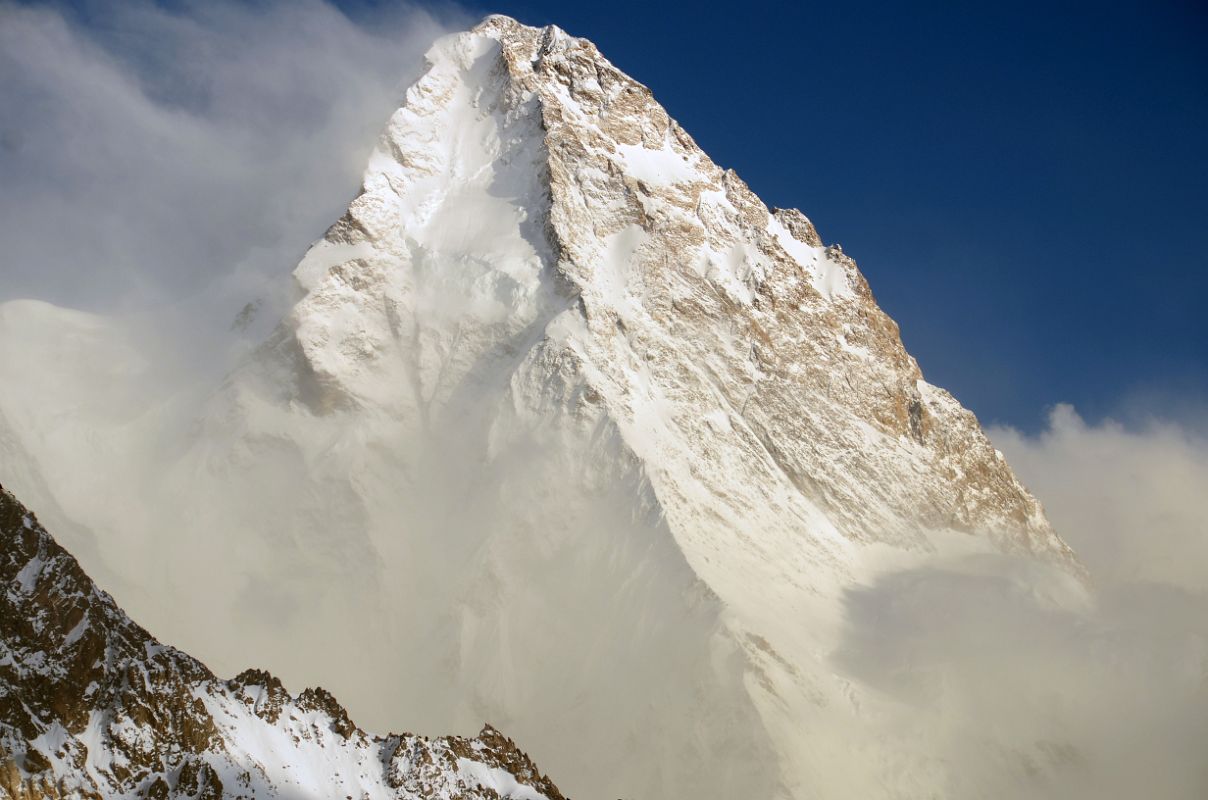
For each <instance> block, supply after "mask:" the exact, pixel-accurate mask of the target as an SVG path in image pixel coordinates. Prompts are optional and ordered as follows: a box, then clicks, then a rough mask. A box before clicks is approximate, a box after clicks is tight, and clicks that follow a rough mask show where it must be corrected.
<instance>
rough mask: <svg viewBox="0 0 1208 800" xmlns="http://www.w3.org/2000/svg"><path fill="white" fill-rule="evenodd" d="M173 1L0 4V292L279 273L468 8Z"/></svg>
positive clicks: (328, 214) (145, 288)
mask: <svg viewBox="0 0 1208 800" xmlns="http://www.w3.org/2000/svg"><path fill="white" fill-rule="evenodd" d="M171 8H172V10H166V9H165V8H164V7H161V6H159V5H157V4H154V3H151V2H129V3H106V4H87V3H86V4H84V6H83V9H82V10H81V9H80V7H79V6H78V5H74V4H73V5H67V4H64V5H62V6H60V5H56V4H34V5H30V6H24V5H11V4H0V108H3V109H4V113H3V114H0V241H3V242H4V253H3V255H2V256H0V275H2V277H3V280H2V281H0V300H7V299H13V298H16V297H33V298H37V299H44V300H48V301H51V302H55V303H57V304H60V305H68V306H73V307H82V308H88V309H96V310H110V309H114V308H132V307H139V306H146V305H152V304H155V303H161V302H163V301H164V300H175V299H179V298H180V297H182V296H186V295H189V294H191V293H196V292H198V291H200V290H202V289H206V288H209V289H210V290H211V291H214V290H215V289H214V287H215V285H216V284H221V283H222V282H224V281H225V282H228V283H235V284H238V285H236V286H235V287H234V288H233V289H231V290H230V291H233V292H235V293H239V292H243V293H249V294H250V293H254V291H255V289H256V287H257V286H258V285H260V284H261V283H262V282H263V281H262V276H264V275H274V276H281V275H283V274H286V273H287V272H288V271H289V270H290V269H291V268H292V266H293V265H294V264H295V263H296V262H297V258H298V256H299V255H300V254H301V252H302V251H303V250H304V248H305V247H306V245H307V244H308V243H309V241H311V240H312V239H314V238H316V237H317V236H318V235H320V234H321V233H322V231H323V230H324V228H325V227H326V225H328V224H330V223H331V222H332V221H333V220H334V219H335V218H336V217H337V216H338V215H339V214H340V213H341V211H342V210H343V208H344V206H345V205H346V203H347V201H348V200H349V199H350V198H351V197H352V196H353V195H354V194H355V191H356V188H357V185H358V180H359V177H360V171H361V169H362V168H363V166H364V159H365V156H366V155H367V154H368V152H369V149H370V147H371V146H372V143H373V140H374V137H375V135H376V134H377V132H378V130H380V128H381V125H382V124H383V122H384V121H385V119H386V117H387V116H388V115H389V113H390V111H391V110H393V108H394V107H395V106H396V105H397V101H398V99H399V97H400V93H401V91H402V89H403V88H405V86H406V85H407V83H408V82H409V78H410V77H411V76H412V73H413V72H414V71H415V70H416V69H417V68H418V67H419V61H420V59H419V57H420V55H421V54H422V53H423V51H424V49H426V47H427V46H428V45H429V44H430V43H431V41H432V40H433V39H434V38H435V37H436V36H438V35H439V34H440V33H441V32H442V30H443V28H444V25H445V24H454V23H456V24H458V25H461V24H462V22H463V20H462V19H460V12H458V11H456V10H455V8H454V7H453V6H448V7H447V8H445V9H444V10H443V11H441V12H439V14H434V12H433V11H431V10H430V9H431V6H424V7H422V8H421V7H419V6H414V5H400V6H396V7H394V8H393V9H392V10H391V11H390V12H389V13H380V14H378V15H377V16H375V17H374V18H372V19H369V20H361V21H359V22H353V21H351V20H350V19H349V18H348V17H346V16H345V15H344V14H342V13H341V12H340V11H339V10H337V9H336V8H334V7H333V6H331V5H329V4H327V3H325V2H321V1H320V0H302V2H285V1H284V0H272V1H271V2H267V3H256V4H237V3H234V2H228V1H227V0H219V1H218V2H186V3H184V4H173V6H172V7H171ZM277 282H278V283H281V284H287V283H288V282H287V281H282V280H278V281H277Z"/></svg>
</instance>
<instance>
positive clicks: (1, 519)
mask: <svg viewBox="0 0 1208 800" xmlns="http://www.w3.org/2000/svg"><path fill="white" fill-rule="evenodd" d="M0 586H2V587H3V592H2V594H0V623H2V624H0V797H6V798H12V800H26V798H29V799H30V800H34V799H36V798H43V797H45V798H118V797H131V798H134V797H147V798H165V799H166V798H169V797H172V798H178V797H179V798H184V797H189V798H195V799H197V798H209V799H210V800H218V798H240V797H242V798H333V797H345V798H349V797H351V798H354V800H378V799H379V798H397V799H398V800H478V799H479V798H481V800H488V798H489V799H490V800H499V799H500V798H515V799H516V800H561V798H562V795H561V794H560V793H559V792H558V790H557V788H556V787H555V786H554V785H553V784H552V783H551V782H550V781H549V780H548V779H547V778H545V777H544V776H543V775H541V773H540V772H538V771H537V769H536V767H535V766H534V765H533V763H532V762H531V761H529V760H528V758H527V757H526V756H525V755H524V754H523V753H521V752H520V751H518V750H517V749H516V747H515V745H514V744H513V743H512V741H511V740H510V739H507V738H505V737H504V736H503V735H502V734H500V733H499V732H498V731H497V730H495V729H494V728H492V727H490V726H489V725H488V726H486V727H485V728H483V729H482V732H481V733H479V734H478V736H477V737H475V738H472V739H467V738H462V737H456V736H454V737H444V738H439V739H427V738H425V737H420V736H414V735H411V734H401V735H398V734H391V735H389V736H384V737H382V736H372V735H370V734H366V733H365V732H364V731H362V730H361V729H360V728H358V727H357V726H356V725H355V724H353V722H352V721H351V720H350V719H349V717H348V714H347V713H346V712H345V711H344V709H343V708H342V707H341V706H340V705H339V703H337V702H336V700H335V698H333V697H332V696H331V695H330V694H328V693H327V692H326V691H324V690H323V689H307V690H306V691H305V692H303V693H302V694H301V695H299V696H298V697H292V696H290V695H289V693H288V692H286V690H285V689H284V687H283V686H282V685H281V682H280V681H279V680H277V679H276V678H274V677H273V676H272V675H270V674H268V673H267V672H263V671H260V670H248V671H246V672H244V673H242V674H240V675H239V676H238V677H236V678H234V679H232V680H227V681H224V680H220V679H218V678H216V677H215V676H214V675H213V674H212V673H211V672H210V671H209V670H208V669H206V667H205V666H203V665H202V664H201V663H200V662H198V661H196V660H195V659H193V658H191V657H189V656H187V655H185V654H184V653H182V652H180V651H179V650H176V649H174V648H172V647H167V646H165V645H162V644H160V643H159V642H157V641H156V640H155V639H153V638H152V637H151V636H150V635H149V634H148V633H147V632H146V631H145V630H143V629H142V628H141V627H139V626H138V625H137V624H135V623H134V622H132V621H131V620H130V618H129V617H127V616H126V615H125V614H124V613H123V612H122V610H121V609H120V608H118V607H117V605H116V604H115V603H114V602H113V600H112V599H111V598H110V597H109V595H107V594H105V593H104V592H102V591H101V590H99V589H98V588H97V587H96V586H95V585H94V584H93V583H92V581H91V580H90V579H89V578H88V576H87V575H85V574H84V572H83V571H82V570H81V569H80V566H79V564H77V563H76V561H75V559H74V558H72V556H71V555H70V554H68V553H67V552H66V551H65V550H63V549H62V548H61V547H60V546H59V545H58V544H57V543H56V542H55V541H54V540H53V539H52V538H51V536H50V535H49V534H48V533H47V532H46V531H45V530H44V529H43V528H42V526H41V525H40V524H39V523H38V521H37V519H36V517H34V515H33V514H32V513H30V512H29V511H28V510H26V509H25V507H24V506H22V505H21V504H20V503H19V502H17V500H16V499H15V498H14V497H13V496H12V495H11V494H9V493H8V492H7V491H5V490H4V489H3V488H0Z"/></svg>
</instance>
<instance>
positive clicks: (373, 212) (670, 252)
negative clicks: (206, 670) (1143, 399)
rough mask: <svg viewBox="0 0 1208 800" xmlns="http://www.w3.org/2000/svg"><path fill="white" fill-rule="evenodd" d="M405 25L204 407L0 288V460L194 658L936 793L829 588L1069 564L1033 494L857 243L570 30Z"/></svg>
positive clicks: (595, 760) (720, 761)
mask: <svg viewBox="0 0 1208 800" xmlns="http://www.w3.org/2000/svg"><path fill="white" fill-rule="evenodd" d="M429 63H430V66H429V69H428V71H427V72H426V74H425V75H424V76H423V77H422V78H421V79H420V80H419V81H418V82H417V83H416V84H415V85H414V86H412V87H411V88H410V89H409V90H408V92H407V94H406V98H405V100H404V102H403V104H402V107H401V108H399V109H398V111H397V112H395V113H394V115H393V116H392V117H391V118H390V120H389V122H388V124H387V126H386V130H385V131H384V133H383V134H382V137H381V139H380V142H379V144H378V147H377V148H376V150H375V151H374V153H373V155H372V157H371V159H370V163H369V166H368V169H367V170H366V173H365V178H364V190H363V192H362V193H361V194H360V196H358V197H357V198H356V199H355V200H353V202H352V203H351V205H350V207H349V209H348V212H347V213H346V214H345V215H344V216H343V217H342V218H341V219H340V220H339V221H337V222H336V223H335V224H334V225H333V226H332V227H331V229H330V230H329V231H328V232H327V233H326V235H325V236H324V237H323V238H322V239H321V240H320V241H319V242H318V243H316V244H315V245H314V246H313V247H312V248H311V249H310V251H309V252H308V253H307V254H306V256H305V258H304V259H303V260H302V262H301V263H300V264H299V265H298V267H297V269H296V271H295V277H296V281H297V284H298V300H297V302H296V304H295V305H294V306H293V308H292V310H290V311H289V313H288V314H287V315H286V316H285V318H284V319H283V320H281V322H280V324H279V325H278V326H277V327H276V329H275V331H274V332H273V333H272V334H271V335H270V336H269V337H268V338H267V340H266V341H264V342H263V343H261V344H260V345H259V346H258V347H256V348H255V349H254V351H253V352H252V353H251V354H250V355H249V357H247V358H246V359H245V361H244V363H242V365H241V366H239V367H238V368H237V369H235V370H234V371H233V372H232V373H231V374H229V375H228V377H227V378H226V380H225V381H224V382H223V384H222V386H221V387H218V388H217V389H216V390H213V391H210V392H209V393H208V394H207V397H206V399H205V401H204V403H202V404H201V405H200V407H199V408H184V407H180V406H174V405H173V402H174V401H173V400H172V399H171V398H166V399H165V398H162V397H157V398H155V401H154V402H151V401H148V402H146V403H145V405H144V407H143V408H142V410H141V411H140V412H138V413H135V412H133V411H130V410H129V409H130V406H126V405H123V404H121V403H116V402H115V403H114V404H115V405H116V406H121V408H122V409H123V411H122V413H121V414H120V415H119V414H108V412H106V411H105V410H104V409H98V408H97V407H96V403H92V404H90V401H88V400H87V399H85V398H88V397H91V396H92V395H91V392H90V390H89V389H88V388H86V387H84V386H72V387H71V388H70V389H69V390H67V391H64V390H63V386H62V384H61V383H55V382H54V381H49V382H48V381H46V380H42V381H41V382H39V381H38V380H35V377H36V376H37V375H41V374H43V373H45V372H47V371H53V370H54V369H56V367H55V364H56V363H58V361H59V360H61V358H62V354H63V353H72V354H77V355H78V354H79V353H81V352H83V353H84V354H85V355H83V356H79V358H80V360H81V361H82V362H86V363H87V364H89V365H94V366H95V365H98V364H99V365H104V366H103V367H99V366H95V368H96V369H104V370H108V371H107V372H106V373H105V375H104V377H103V384H104V385H105V386H107V387H111V386H115V385H122V384H123V383H124V382H128V383H130V384H132V385H133V384H134V383H136V382H137V379H138V376H139V375H140V374H141V373H140V370H141V369H142V367H141V366H140V362H139V359H138V358H137V356H136V355H135V356H132V355H130V354H129V353H128V351H127V350H126V349H124V345H122V346H119V345H118V344H114V343H113V341H111V340H110V339H104V342H105V343H104V344H103V352H104V353H107V354H109V355H108V356H107V357H106V356H96V357H93V356H89V355H87V353H88V352H89V348H98V352H102V349H101V348H102V345H101V344H97V342H100V341H101V340H102V338H103V337H99V336H98V335H96V334H95V333H94V332H93V328H95V327H96V322H95V321H94V320H91V319H83V318H78V317H69V316H68V315H66V313H65V312H61V311H59V310H53V311H52V310H48V309H46V308H42V307H35V306H31V305H28V304H26V305H11V306H10V307H9V308H7V309H0V312H2V313H0V324H7V328H6V331H5V333H6V335H4V336H0V344H2V343H3V342H5V341H8V342H13V341H16V338H15V336H16V334H17V332H18V331H24V330H29V329H33V328H38V329H39V330H41V329H43V328H44V329H46V330H47V331H52V332H53V334H52V333H47V335H46V337H47V338H45V339H43V340H42V341H43V342H50V341H52V339H51V338H50V337H51V336H52V335H53V337H55V338H53V344H44V345H43V349H44V352H42V351H38V352H39V355H38V356H37V357H32V356H30V355H29V353H30V352H32V351H33V350H34V349H36V348H37V347H38V344H37V342H36V341H33V337H29V336H26V337H25V338H24V340H23V342H24V343H23V345H22V346H21V348H20V350H21V352H20V353H17V352H16V350H15V349H14V350H10V351H5V350H3V349H2V348H0V377H3V378H4V379H5V380H6V381H8V382H9V385H11V386H13V387H17V388H15V389H14V390H13V391H12V392H8V393H6V394H5V395H3V396H0V415H2V416H3V418H6V419H7V420H8V424H9V426H10V430H9V433H8V434H7V435H8V440H9V441H10V444H9V445H8V449H7V451H5V450H0V458H7V462H0V466H5V465H6V463H7V464H9V465H11V464H21V465H24V466H22V467H21V468H20V469H16V468H12V469H13V474H14V475H15V476H16V477H14V478H13V480H17V479H18V478H19V479H20V480H21V481H23V482H22V483H21V485H20V486H19V487H18V488H19V489H20V490H22V491H24V490H25V488H26V486H27V484H28V486H29V488H30V491H35V490H36V491H39V492H42V493H43V494H46V493H49V494H50V495H52V496H53V501H54V503H55V504H56V507H57V508H60V509H61V510H62V515H63V517H64V518H65V519H70V520H73V521H74V522H75V523H78V524H79V525H81V526H83V528H86V529H87V531H89V532H90V533H91V535H92V536H93V537H94V539H95V541H96V543H97V547H98V551H99V554H98V559H99V561H98V563H99V562H100V561H103V562H104V563H103V568H104V569H106V570H107V571H109V572H112V573H113V574H114V576H115V583H114V586H115V587H117V588H118V589H121V587H123V586H128V587H130V589H129V592H130V593H129V594H128V595H126V594H120V595H119V596H122V597H123V602H124V603H125V604H126V605H128V606H130V607H131V608H133V609H134V610H135V611H136V613H137V615H138V616H139V617H140V618H141V619H144V620H145V621H146V622H148V624H150V625H151V626H152V627H153V628H154V629H156V630H160V631H164V632H165V633H167V634H170V635H171V636H172V638H173V639H174V640H176V641H178V642H180V643H182V644H183V645H185V646H186V647H188V649H190V650H191V651H193V652H197V653H199V654H201V655H202V656H203V657H204V658H206V660H207V661H209V662H210V663H214V664H216V665H232V669H234V668H235V667H234V666H233V665H236V664H239V663H242V662H243V660H244V659H246V658H248V657H252V656H254V658H255V660H256V661H257V662H259V663H265V664H269V665H272V666H273V669H274V671H275V672H278V673H280V674H282V675H284V676H285V677H286V678H287V679H288V680H291V681H292V680H294V678H300V679H302V680H305V681H306V682H308V683H309V682H321V683H323V685H326V686H330V687H331V688H332V689H333V690H335V692H336V693H337V694H338V695H340V696H341V697H342V698H344V701H345V702H347V703H349V705H350V707H351V708H353V709H354V710H355V711H356V713H357V716H358V718H363V719H368V720H369V721H370V722H371V723H373V724H375V725H378V724H388V722H386V721H387V720H389V719H407V720H408V721H409V722H410V724H412V725H416V726H417V727H418V728H419V729H421V730H433V731H436V730H468V729H472V727H471V726H476V725H477V724H479V721H480V720H482V719H491V720H492V721H494V722H496V723H497V724H500V725H501V726H503V727H505V728H506V729H507V730H508V731H509V732H511V733H512V734H513V735H515V736H517V737H519V738H520V739H521V740H522V741H524V742H525V743H526V746H528V747H530V748H531V749H532V752H533V753H534V755H535V756H536V757H537V758H538V760H539V761H541V763H542V764H544V765H545V766H546V767H548V768H550V769H552V770H553V771H554V773H555V774H557V775H558V776H559V780H560V783H561V784H562V785H563V787H564V788H565V789H567V790H568V791H570V793H571V794H573V795H575V796H586V797H601V798H604V797H610V798H611V797H622V796H623V797H627V798H630V797H632V798H665V797H692V798H718V799H719V800H720V798H734V797H745V798H772V797H777V798H780V797H793V798H804V797H811V796H818V795H821V796H864V797H880V796H925V795H926V794H928V793H942V792H943V787H944V786H945V785H946V778H947V776H948V774H949V771H950V770H952V769H953V768H954V767H953V765H951V764H945V763H942V762H940V761H937V760H935V759H933V758H931V757H930V756H929V754H927V753H926V752H919V751H916V750H915V749H914V747H915V743H914V742H912V741H910V739H909V737H898V738H895V736H894V732H893V731H891V730H886V729H884V728H883V727H879V726H878V722H877V720H878V719H879V718H880V716H881V715H883V714H884V712H885V710H886V709H885V706H884V701H883V700H882V699H881V698H879V697H878V696H877V693H876V692H875V691H871V690H869V689H867V688H866V687H864V686H862V685H861V684H860V683H859V682H858V681H857V680H855V679H854V678H852V677H849V676H847V675H845V674H844V672H843V669H842V667H841V666H839V665H837V664H835V663H833V662H832V661H831V659H830V654H831V653H832V652H833V651H834V649H835V647H836V643H837V640H838V637H839V636H840V634H841V630H842V627H843V625H844V622H845V620H844V617H843V607H842V597H843V593H844V591H845V590H847V589H850V588H851V587H853V586H858V585H860V584H861V583H862V582H866V581H869V580H872V578H873V577H874V576H875V575H876V574H878V571H881V570H885V569H888V568H891V567H893V566H895V565H897V566H900V565H903V564H919V563H926V562H927V560H928V559H930V558H933V557H935V556H936V555H937V554H940V553H946V552H953V551H960V552H978V551H985V552H1006V553H1011V554H1017V555H1019V556H1021V557H1023V558H1034V559H1038V560H1042V561H1046V562H1054V563H1058V564H1062V565H1064V567H1065V568H1066V570H1067V571H1068V573H1069V574H1070V575H1077V574H1078V573H1079V569H1080V568H1079V567H1078V565H1077V562H1076V561H1075V559H1074V557H1073V554H1072V553H1071V552H1070V551H1069V549H1068V548H1067V547H1066V546H1065V544H1064V543H1063V542H1062V541H1061V540H1060V539H1059V538H1058V537H1057V535H1056V534H1055V533H1054V532H1053V531H1052V529H1051V528H1050V526H1049V524H1048V522H1047V521H1046V520H1045V517H1044V515H1043V512H1042V510H1041V509H1040V507H1039V505H1038V504H1037V502H1036V501H1035V499H1034V498H1033V497H1032V496H1031V495H1029V494H1028V492H1027V491H1026V490H1025V489H1024V488H1023V487H1022V486H1021V485H1020V484H1019V482H1018V481H1017V480H1016V479H1015V477H1014V476H1013V474H1012V473H1011V470H1010V468H1009V467H1008V465H1007V464H1006V462H1005V461H1004V460H1003V458H1002V455H1001V454H1000V453H998V452H997V451H996V450H995V449H994V448H993V446H992V445H991V444H990V442H989V441H988V440H987V439H986V437H985V435H984V434H983V433H982V431H981V429H980V428H979V426H978V424H977V421H976V420H975V419H974V417H973V415H972V414H970V413H969V412H968V411H966V410H965V409H963V408H962V407H961V406H960V405H959V404H958V403H957V402H956V401H955V400H954V399H953V398H952V397H951V395H949V394H948V393H946V392H944V391H943V390H941V389H938V388H936V387H933V386H931V385H930V384H928V383H926V382H925V381H924V380H923V378H922V374H921V373H920V371H919V368H918V365H917V364H916V363H915V361H914V360H913V359H912V358H911V357H910V355H909V354H908V353H907V352H906V351H905V349H904V348H903V345H902V342H901V340H900V338H899V336H898V331H897V327H896V325H895V324H894V322H893V321H892V320H891V319H889V317H888V316H886V315H885V313H884V312H882V311H881V309H880V308H879V307H878V306H877V304H876V302H875V301H874V299H873V296H872V294H871V292H870V290H869V287H868V285H867V283H866V282H865V280H864V278H863V276H862V275H861V274H860V272H859V271H858V269H857V268H856V265H855V263H854V262H853V261H852V260H851V259H850V258H848V257H847V256H845V255H844V254H843V252H842V251H841V250H840V249H839V248H838V247H837V246H831V247H827V246H825V245H823V244H822V241H821V239H820V238H819V235H818V233H817V232H816V231H815V229H814V227H813V225H812V224H811V223H810V221H809V220H808V219H806V218H805V217H804V216H803V215H802V214H801V213H800V212H797V211H793V210H769V209H768V208H766V207H765V206H764V205H763V203H762V202H761V201H760V200H759V199H758V198H757V197H756V196H755V195H754V194H753V193H752V192H751V191H750V190H749V189H748V188H747V186H746V185H745V184H744V183H743V182H742V181H741V180H740V179H739V178H738V176H736V175H735V174H734V173H733V172H728V171H724V170H722V169H721V168H719V167H717V166H716V165H715V164H714V163H713V162H712V161H711V160H710V159H709V158H708V156H706V155H705V154H704V153H703V152H702V151H701V150H700V149H699V148H698V147H697V146H696V144H695V143H694V142H693V140H692V139H691V137H690V136H689V135H688V134H687V133H686V132H685V131H683V130H682V129H681V128H680V127H679V126H678V125H677V124H676V123H675V122H674V121H673V120H671V119H670V118H669V117H668V116H667V114H666V112H665V111H664V110H663V109H662V108H661V107H660V106H659V105H658V103H657V102H656V101H655V100H654V99H653V97H652V95H651V93H650V91H649V90H648V89H647V88H646V87H644V86H642V85H641V84H639V83H637V82H636V81H634V80H632V79H631V78H629V77H628V76H626V75H624V74H623V73H621V72H620V71H618V70H617V69H616V68H615V67H613V66H612V65H611V64H610V63H609V62H608V61H607V60H606V59H605V58H604V57H603V56H601V54H600V53H599V52H598V51H597V50H596V48H595V47H594V46H593V45H592V44H591V43H590V42H588V41H586V40H583V39H578V38H574V37H571V36H569V35H567V34H566V33H564V32H563V31H561V30H559V29H557V28H554V27H550V28H545V29H535V28H530V27H526V26H523V25H520V24H518V23H516V22H514V21H513V20H510V19H507V18H504V17H491V18H488V19H487V20H486V21H485V22H483V23H482V24H481V25H479V26H478V27H477V28H475V29H474V30H473V31H470V32H467V33H463V34H458V35H454V36H451V37H448V38H445V39H443V40H441V41H439V42H438V43H437V44H436V45H435V46H434V47H433V48H432V50H431V51H430V53H429ZM5 320H8V322H7V323H5ZM48 320H53V322H48ZM39 326H41V327H39ZM107 335H108V334H107ZM119 356H120V357H119ZM63 374H64V375H67V377H64V378H63V380H64V381H68V382H69V381H70V380H71V378H70V375H69V374H68V372H66V371H65V372H64V373H63ZM31 387H32V388H31ZM38 387H46V388H44V389H41V390H39V389H38ZM137 394H138V393H137V392H132V395H137ZM64 397H70V398H72V400H71V401H70V402H50V400H51V399H52V398H64ZM134 407H137V404H135V406H134ZM107 414H108V415H107ZM182 419H187V420H189V423H188V424H187V425H184V426H182V425H181V424H180V420H182ZM105 420H108V421H105ZM0 425H3V419H0ZM181 431H183V433H181ZM4 441H5V440H4V439H3V438H2V437H0V444H2V443H3V442H4ZM6 452H7V453H9V454H10V455H8V456H5V453H6ZM12 454H18V455H12ZM20 454H23V455H20ZM0 477H3V475H2V474H0ZM82 535H83V534H81V536H82ZM98 568H100V567H98ZM198 586H203V587H204V590H203V591H199V590H198V589H197V587H198ZM122 591H124V590H122ZM127 597H129V598H130V599H126V598H127ZM249 654H252V656H249ZM232 691H233V690H232ZM1025 756H1026V754H1025ZM836 762H842V763H850V764H851V765H852V766H851V769H850V770H847V771H844V770H836V769H834V767H833V765H834V764H835V763H836ZM839 774H841V775H843V777H842V783H841V784H835V783H833V781H835V780H837V778H836V777H835V776H836V775H839Z"/></svg>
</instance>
